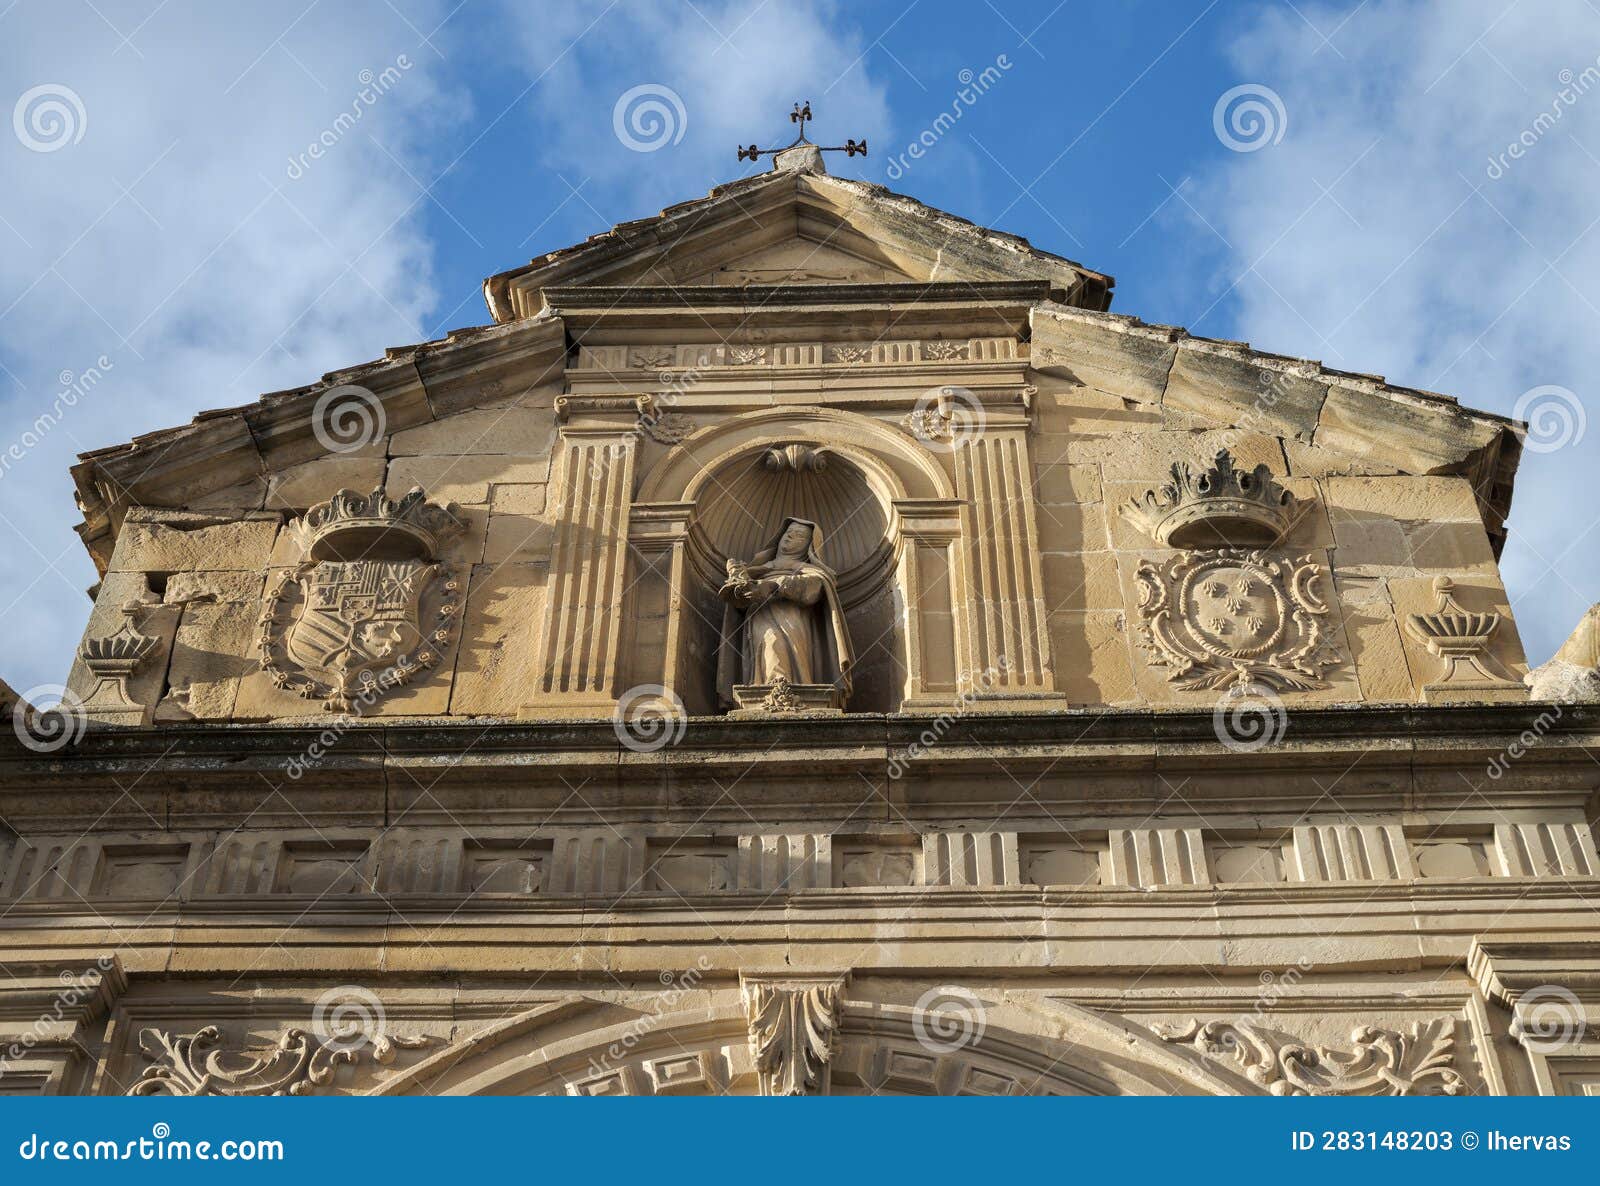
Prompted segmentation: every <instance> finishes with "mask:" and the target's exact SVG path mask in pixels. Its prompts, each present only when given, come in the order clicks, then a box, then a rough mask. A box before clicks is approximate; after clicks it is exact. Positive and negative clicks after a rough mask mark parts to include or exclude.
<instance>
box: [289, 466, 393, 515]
mask: <svg viewBox="0 0 1600 1186" xmlns="http://www.w3.org/2000/svg"><path fill="white" fill-rule="evenodd" d="M386 468H387V463H386V462H385V461H384V459H383V457H382V456H374V457H319V458H317V459H316V460H315V461H305V462H302V463H301V464H299V465H291V466H289V467H287V468H285V469H282V470H279V471H277V472H276V473H274V474H272V475H271V478H270V480H269V482H268V486H267V495H266V497H267V504H266V505H267V506H268V507H269V508H270V509H272V510H276V511H285V512H295V511H303V510H305V508H307V507H309V506H312V505H314V504H315V503H319V502H323V501H325V500H327V499H329V498H332V497H333V496H334V495H335V494H337V493H338V492H339V491H340V490H355V491H357V492H359V493H361V494H366V493H367V492H368V491H371V490H375V489H377V488H378V487H379V486H381V485H383V474H384V470H385V469H386ZM402 493H403V491H402Z"/></svg>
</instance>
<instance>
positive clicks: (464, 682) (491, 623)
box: [450, 564, 549, 716]
mask: <svg viewBox="0 0 1600 1186" xmlns="http://www.w3.org/2000/svg"><path fill="white" fill-rule="evenodd" d="M548 579H549V571H548V569H547V568H546V566H545V565H542V564H484V565H481V566H480V567H479V568H478V569H477V570H476V572H475V573H474V574H473V581H472V594H471V596H470V597H469V598H468V600H467V615H466V619H465V621H464V622H463V623H462V635H463V637H464V638H465V639H466V640H467V643H466V645H465V646H464V647H463V648H462V650H461V655H460V658H459V660H458V661H457V663H456V673H455V687H454V691H453V694H452V696H451V699H450V711H451V713H453V714H454V715H457V716H515V715H516V713H517V710H518V709H519V708H521V706H522V704H523V703H524V702H525V700H526V698H527V689H528V687H529V685H530V683H531V682H532V679H533V670H534V660H535V643H536V637H535V633H534V631H533V630H532V629H530V623H535V622H538V621H539V620H540V619H541V617H542V614H543V609H544V590H545V583H546V581H547V580H548Z"/></svg>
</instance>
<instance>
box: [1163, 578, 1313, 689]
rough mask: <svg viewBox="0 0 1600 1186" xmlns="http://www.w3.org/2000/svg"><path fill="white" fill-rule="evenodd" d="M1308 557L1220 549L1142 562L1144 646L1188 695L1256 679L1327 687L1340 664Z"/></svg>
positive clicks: (1283, 684) (1275, 684)
mask: <svg viewBox="0 0 1600 1186" xmlns="http://www.w3.org/2000/svg"><path fill="white" fill-rule="evenodd" d="M1321 577H1322V570H1321V568H1320V567H1319V566H1318V565H1317V563H1316V562H1315V561H1314V560H1313V559H1312V557H1310V556H1301V557H1299V558H1298V559H1288V558H1277V557H1273V556H1271V555H1269V554H1267V553H1265V552H1260V551H1246V550H1243V549H1239V548H1218V549H1215V550H1208V551H1203V552H1180V553H1178V554H1177V555H1176V556H1173V557H1171V558H1170V559H1167V560H1164V561H1159V562H1158V561H1150V560H1147V561H1145V562H1144V563H1143V564H1141V565H1140V566H1139V570H1138V574H1137V579H1138V582H1139V609H1140V617H1141V623H1140V627H1141V640H1140V641H1141V642H1142V644H1143V645H1144V647H1145V649H1146V650H1147V651H1149V652H1150V655H1151V662H1152V663H1153V664H1155V665H1157V666H1162V667H1166V668H1168V669H1169V674H1168V679H1169V680H1171V681H1172V682H1173V683H1175V684H1176V685H1177V686H1178V687H1180V688H1182V689H1184V690H1185V691H1191V690H1196V689H1201V688H1225V687H1228V686H1229V685H1246V684H1250V683H1261V684H1265V685H1267V686H1268V687H1273V688H1284V689H1288V690H1291V691H1308V690H1310V689H1313V688H1323V687H1327V681H1326V680H1324V679H1323V678H1322V672H1323V669H1324V668H1326V667H1329V666H1331V665H1332V664H1333V663H1335V662H1336V661H1337V656H1336V655H1334V654H1333V653H1332V642H1331V639H1330V638H1329V637H1328V636H1327V634H1326V631H1325V627H1324V623H1323V619H1324V618H1325V617H1326V615H1327V613H1328V607H1327V605H1326V604H1325V603H1324V602H1323V601H1322V599H1321V597H1320V596H1319V594H1318V592H1317V584H1318V582H1319V581H1320V580H1321Z"/></svg>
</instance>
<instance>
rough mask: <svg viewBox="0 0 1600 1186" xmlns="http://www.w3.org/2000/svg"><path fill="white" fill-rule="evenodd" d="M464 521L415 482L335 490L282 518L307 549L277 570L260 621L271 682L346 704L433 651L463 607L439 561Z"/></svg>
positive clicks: (330, 704) (404, 673)
mask: <svg viewBox="0 0 1600 1186" xmlns="http://www.w3.org/2000/svg"><path fill="white" fill-rule="evenodd" d="M463 530H464V526H463V524H462V522H461V520H460V518H459V517H458V514H457V508H456V507H455V505H454V504H453V503H452V504H450V505H449V506H444V507H441V506H438V505H436V504H434V503H430V502H428V501H427V496H426V495H425V494H424V493H423V492H422V490H421V489H416V488H414V489H412V490H411V491H409V492H408V493H407V494H405V495H404V496H403V497H401V498H399V499H391V498H389V497H388V496H387V495H386V494H385V493H384V492H383V490H382V489H381V488H380V489H377V490H374V491H373V492H372V493H371V494H369V495H361V494H357V493H356V492H355V491H353V490H341V491H339V492H338V493H337V494H335V495H334V496H333V497H332V498H331V499H329V500H328V501H327V502H324V503H320V504H318V505H317V506H314V507H312V508H311V509H310V510H309V511H307V512H306V513H305V514H304V515H303V516H301V517H300V518H299V519H297V520H295V521H294V522H293V523H291V524H290V526H289V531H290V533H291V535H292V536H293V537H294V538H295V539H296V540H297V541H298V542H299V544H300V547H301V550H302V554H303V555H304V556H305V557H306V559H304V560H303V561H302V562H301V563H300V564H299V565H298V566H296V567H295V568H293V569H290V570H289V571H287V572H285V573H284V574H283V575H281V576H280V577H278V578H277V580H276V582H275V583H274V584H273V585H272V586H271V587H270V589H269V592H268V594H267V601H266V606H265V610H264V612H263V613H262V616H261V621H260V628H261V635H260V642H259V645H260V655H261V665H262V667H263V668H264V669H265V670H266V671H267V672H268V673H269V674H270V675H271V677H272V681H273V683H275V684H276V685H277V686H278V687H280V688H283V689H285V690H286V691H291V692H295V693H297V694H298V695H300V696H303V697H307V698H310V697H314V696H320V697H322V698H323V703H324V706H325V707H327V708H328V709H329V710H330V711H340V712H348V711H349V710H350V709H351V707H352V705H353V704H354V703H355V702H356V701H357V700H360V701H362V702H363V703H371V702H372V701H374V700H376V699H377V698H378V697H380V696H381V695H383V694H385V693H387V692H389V691H390V690H392V689H394V688H397V687H399V686H401V685H402V684H405V683H408V682H410V681H411V680H412V679H414V678H415V677H416V676H417V675H418V674H419V673H420V672H423V671H425V670H427V669H428V668H430V667H432V666H433V665H434V664H435V663H437V662H438V661H439V658H440V656H441V654H442V653H443V650H444V648H445V646H446V645H447V644H448V643H449V641H450V637H451V634H452V632H453V630H454V626H455V622H456V619H457V615H458V612H459V610H460V604H461V601H460V582H459V580H458V579H457V577H456V575H455V574H454V573H453V572H451V571H450V570H449V569H448V568H447V567H446V566H445V565H443V564H439V563H436V557H437V555H438V552H439V548H440V546H441V545H442V543H443V542H444V541H446V540H448V539H450V538H451V537H453V536H455V535H458V534H460V533H461V532H462V531H463Z"/></svg>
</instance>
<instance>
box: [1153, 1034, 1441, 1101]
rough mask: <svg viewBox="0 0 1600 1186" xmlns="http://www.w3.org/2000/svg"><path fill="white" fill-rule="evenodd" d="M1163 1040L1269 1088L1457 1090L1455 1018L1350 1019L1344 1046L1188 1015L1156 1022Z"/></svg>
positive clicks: (1306, 1091) (1298, 1091)
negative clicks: (1404, 1028)
mask: <svg viewBox="0 0 1600 1186" xmlns="http://www.w3.org/2000/svg"><path fill="white" fill-rule="evenodd" d="M1156 1034H1157V1036H1158V1037H1160V1038H1161V1040H1162V1041H1164V1042H1181V1043H1185V1044H1188V1045H1192V1046H1193V1047H1194V1048H1195V1049H1196V1050H1198V1051H1199V1052H1200V1053H1201V1054H1204V1055H1206V1056H1207V1057H1208V1058H1224V1059H1226V1058H1231V1059H1233V1061H1235V1062H1237V1063H1238V1064H1239V1066H1240V1068H1241V1069H1242V1070H1243V1071H1244V1073H1245V1077H1246V1078H1248V1079H1249V1080H1250V1081H1251V1082H1252V1083H1256V1084H1258V1085H1260V1086H1261V1087H1265V1088H1266V1089H1267V1090H1268V1091H1270V1092H1271V1093H1272V1094H1273V1095H1461V1094H1463V1093H1464V1092H1466V1090H1467V1083H1466V1081H1465V1080H1464V1079H1463V1078H1462V1076H1461V1073H1460V1072H1459V1071H1457V1070H1456V1069H1455V1065H1454V1064H1455V1044H1456V1023H1455V1020H1454V1019H1453V1018H1449V1017H1441V1018H1436V1019H1434V1020H1432V1021H1419V1022H1417V1023H1416V1024H1414V1025H1413V1026H1412V1027H1411V1031H1410V1033H1400V1032H1398V1031H1396V1030H1387V1029H1378V1028H1377V1027H1375V1026H1370V1025H1363V1026H1358V1027H1357V1028H1356V1029H1354V1030H1352V1031H1351V1034H1350V1041H1351V1043H1352V1044H1353V1045H1352V1047H1351V1049H1348V1050H1337V1049H1334V1048H1332V1047H1329V1046H1316V1047H1312V1046H1303V1045H1300V1044H1299V1043H1296V1042H1294V1041H1293V1040H1291V1039H1289V1038H1286V1037H1284V1036H1283V1035H1281V1034H1275V1033H1271V1032H1270V1031H1268V1030H1266V1029H1263V1028H1262V1027H1260V1026H1258V1025H1256V1024H1255V1023H1254V1022H1250V1021H1245V1020H1239V1021H1206V1022H1202V1021H1199V1020H1195V1021H1191V1022H1190V1023H1189V1024H1188V1025H1187V1026H1182V1027H1178V1026H1160V1027H1157V1029H1156Z"/></svg>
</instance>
